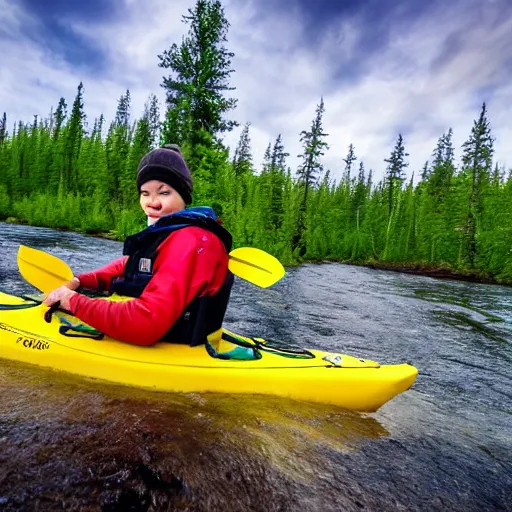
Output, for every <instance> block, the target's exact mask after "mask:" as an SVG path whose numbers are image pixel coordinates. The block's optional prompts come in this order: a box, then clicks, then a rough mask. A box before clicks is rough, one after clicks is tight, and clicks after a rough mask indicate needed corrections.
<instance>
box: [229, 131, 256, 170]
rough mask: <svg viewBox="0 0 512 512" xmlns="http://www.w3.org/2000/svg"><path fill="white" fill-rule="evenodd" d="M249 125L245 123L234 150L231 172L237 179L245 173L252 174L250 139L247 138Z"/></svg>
mask: <svg viewBox="0 0 512 512" xmlns="http://www.w3.org/2000/svg"><path fill="white" fill-rule="evenodd" d="M250 125H251V123H246V124H245V126H244V128H243V130H242V133H241V134H240V139H239V140H238V144H237V146H236V149H235V154H234V157H233V171H234V173H235V176H236V177H237V178H239V177H240V176H242V175H243V174H245V173H252V172H253V167H252V154H251V139H250V136H249V127H250Z"/></svg>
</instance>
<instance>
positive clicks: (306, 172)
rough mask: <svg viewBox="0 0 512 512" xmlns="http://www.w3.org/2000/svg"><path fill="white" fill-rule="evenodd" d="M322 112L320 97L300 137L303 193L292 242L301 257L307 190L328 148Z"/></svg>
mask: <svg viewBox="0 0 512 512" xmlns="http://www.w3.org/2000/svg"><path fill="white" fill-rule="evenodd" d="M324 112H325V108H324V99H323V98H321V100H320V103H319V104H318V105H317V108H316V115H315V119H314V120H313V122H312V124H311V128H310V129H309V130H303V131H302V132H301V137H300V141H301V142H302V146H303V148H304V152H303V153H302V155H298V156H299V158H301V159H302V165H300V167H299V169H298V171H297V174H298V177H299V184H300V186H301V188H302V191H303V194H302V201H301V203H300V213H299V219H298V223H297V231H296V233H295V236H294V238H293V242H292V243H293V250H294V251H296V250H297V252H298V255H299V256H301V257H302V256H304V255H305V253H306V240H305V230H306V209H307V202H308V192H309V190H310V188H311V187H313V186H314V185H316V183H317V181H318V175H319V174H320V173H321V171H322V170H323V165H322V163H321V161H320V157H321V156H323V155H324V151H325V149H328V147H329V146H328V144H327V142H325V140H324V138H325V137H327V134H326V133H324V131H323V127H322V118H323V114H324Z"/></svg>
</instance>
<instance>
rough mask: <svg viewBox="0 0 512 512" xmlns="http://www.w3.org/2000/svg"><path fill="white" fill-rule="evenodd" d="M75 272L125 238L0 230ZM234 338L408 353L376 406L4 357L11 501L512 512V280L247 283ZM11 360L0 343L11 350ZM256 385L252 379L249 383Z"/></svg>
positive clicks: (306, 274) (2, 399) (99, 260)
mask: <svg viewBox="0 0 512 512" xmlns="http://www.w3.org/2000/svg"><path fill="white" fill-rule="evenodd" d="M0 243H1V248H2V259H1V260H0V289H2V290H3V291H7V292H10V293H14V294H20V293H34V289H33V288H32V287H31V286H30V285H28V284H27V283H25V282H24V281H23V279H22V278H21V277H20V276H19V274H18V273H17V267H16V251H17V247H18V246H19V244H26V245H29V246H31V247H35V248H39V249H43V250H46V251H49V252H51V253H52V254H55V255H56V256H58V257H60V258H62V259H64V260H65V261H67V262H68V263H70V265H71V266H72V268H73V270H74V271H75V272H80V271H85V270H90V269H92V268H95V267H98V266H100V265H102V264H104V263H107V262H108V261H110V260H111V259H113V258H115V257H117V256H119V255H120V253H121V249H122V245H121V244H120V243H118V242H113V241H110V240H102V239H97V238H93V237H87V236H83V235H79V234H74V233H67V232H58V231H55V230H50V229H45V228H33V227H26V226H14V225H8V224H0ZM225 323H226V326H227V327H228V328H230V329H232V330H234V331H236V332H240V333H243V334H248V335H257V336H261V337H264V338H267V339H272V340H276V341H279V343H281V344H283V345H284V346H290V345H294V346H297V345H298V346H308V347H312V348H319V349H323V350H328V351H337V352H344V353H348V354H351V355H356V356H361V357H365V358H368V359H373V360H376V361H379V362H381V363H396V362H403V361H410V362H412V363H413V364H414V365H415V366H416V367H417V368H418V369H419V375H418V378H417V381H416V383H415V384H414V386H413V387H412V389H411V390H409V391H407V392H406V393H403V394H402V395H399V396H398V397H396V398H395V399H394V400H392V401H391V402H389V403H388V404H386V405H385V406H384V407H382V408H381V409H380V410H379V411H378V412H377V413H374V414H359V413H354V412H347V411H344V410H341V409H339V408H336V407H332V406H326V405H318V404H311V403H303V402H298V401H293V400H286V399H279V398H273V397H264V396H260V395H257V394H255V395H253V396H239V395H238V396H237V395H215V394H170V393H152V392H149V391H144V390H137V389H131V388H126V387H121V386H114V385H109V384H105V383H101V382H96V381H92V380H86V379H82V378H78V377H75V376H72V375H64V374H59V373H57V372H52V371H48V370H44V369H41V368H38V367H35V366H30V365H24V364H19V363H15V362H8V361H6V360H1V359H0V510H104V511H117V510H119V511H121V510H134V511H146V510H230V511H235V510H261V511H269V510H283V511H285V510H291V511H295V510H300V511H309V510H312V511H316V510H321V511H324V510H332V511H335V510H336V511H338V510H347V511H352V510H379V511H382V510H390V511H391V510H392V511H395V510H408V511H409V510H428V511H431V510H456V511H487V510H512V370H511V362H512V288H507V287H502V286H493V285H483V284H475V283H468V282H458V281H443V280H435V279H432V278H428V277H423V276H414V275H406V274H399V273H393V272H386V271H378V270H370V269H366V268H361V267H355V266H350V265H340V264H320V265H303V266H301V267H299V268H294V269H289V270H288V272H287V275H286V276H285V277H284V278H283V279H282V280H281V281H280V282H279V283H278V284H276V285H275V286H274V287H272V288H271V289H267V290H263V289H259V288H256V287H255V286H252V285H250V284H249V283H245V282H243V281H241V280H239V279H237V281H236V283H235V287H234V290H233V293H232V300H231V303H230V306H229V308H228V312H227V316H226V322H225ZM0 355H1V354H0ZM255 391H257V390H255Z"/></svg>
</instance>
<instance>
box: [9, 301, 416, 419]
mask: <svg viewBox="0 0 512 512" xmlns="http://www.w3.org/2000/svg"><path fill="white" fill-rule="evenodd" d="M47 311H48V308H47V307H46V306H44V305H40V304H36V303H35V302H32V301H30V300H28V299H25V298H21V297H16V296H13V295H8V294H6V293H2V292H0V357H2V358H5V359H12V360H15V361H22V362H26V363H31V364H35V365H40V366H44V367H47V368H52V369H54V370H59V371H64V372H69V373H74V374H77V375H81V376H84V377H90V378H94V379H101V380H104V381H110V382H114V383H118V384H124V385H128V386H136V387H142V388H149V389H153V390H158V391H171V392H185V393H190V392H217V393H252V394H268V395H278V396H282V397H289V398H293V399H297V400H306V401H313V402H321V403H327V404H333V405H336V406H340V407H343V408H346V409H352V410H357V411H369V412H371V411H376V410H377V409H378V408H379V407H381V406H382V405H383V404H385V403H386V402H387V401H389V400H391V399H392V398H393V397H395V396H396V395H398V394H399V393H401V392H403V391H406V390H407V389H409V388H410V387H411V386H412V384H413V383H414V380H415V379H416V375H417V373H418V370H417V369H416V368H415V367H414V366H411V365H409V364H397V365H380V364H379V363H376V362H374V361H369V360H363V359H358V358H355V357H351V356H348V355H344V354H336V353H330V352H323V351H320V350H313V349H311V350H297V351H293V350H283V349H280V348H277V347H272V346H269V345H268V344H265V342H264V341H263V340H260V339H258V338H256V339H253V338H247V337H244V336H238V335H236V334H234V333H231V332H229V331H227V330H223V332H222V333H218V336H217V337H216V338H215V339H213V340H212V341H211V343H209V344H208V346H204V345H203V346H198V347H189V346H188V345H180V344H171V343H163V342H162V343H157V344H156V345H154V346H151V347H138V346H134V345H130V344H127V343H123V342H120V341H117V340H115V339H112V338H108V337H103V338H102V339H101V340H97V339H92V338H86V337H74V336H75V335H76V334H74V335H73V334H72V335H71V336H70V334H71V333H72V331H69V332H68V333H67V334H61V332H63V329H62V327H63V324H62V321H63V320H62V318H60V319H59V318H58V317H57V316H56V315H53V316H52V317H51V322H50V323H47V322H46V321H45V318H44V315H45V313H46V312H47ZM78 336H80V334H78ZM245 356H250V357H245Z"/></svg>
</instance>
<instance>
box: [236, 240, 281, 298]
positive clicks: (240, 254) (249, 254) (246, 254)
mask: <svg viewBox="0 0 512 512" xmlns="http://www.w3.org/2000/svg"><path fill="white" fill-rule="evenodd" d="M229 270H230V271H231V272H232V273H233V274H235V275H236V276H238V277H241V278H242V279H245V280H246V281H249V282H251V283H253V284H255V285H256V286H260V287H261V288H268V287H269V286H272V285H273V284H274V283H277V281H279V279H281V278H282V277H283V276H284V275H285V273H286V272H285V270H284V267H283V265H281V263H280V261H279V260H278V259H277V258H274V256H272V255H271V254H269V253H268V252H265V251H262V250H261V249H255V248H254V247H239V248H238V249H234V250H233V251H231V252H230V253H229Z"/></svg>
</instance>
